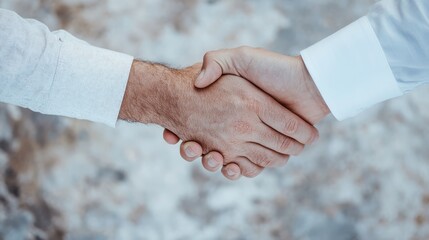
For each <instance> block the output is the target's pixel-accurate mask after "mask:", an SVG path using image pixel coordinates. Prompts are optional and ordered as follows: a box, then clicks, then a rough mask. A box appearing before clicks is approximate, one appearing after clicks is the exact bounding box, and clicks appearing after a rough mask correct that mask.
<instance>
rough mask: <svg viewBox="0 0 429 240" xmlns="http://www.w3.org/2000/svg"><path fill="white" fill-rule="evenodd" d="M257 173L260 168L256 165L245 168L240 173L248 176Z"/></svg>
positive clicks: (254, 175)
mask: <svg viewBox="0 0 429 240" xmlns="http://www.w3.org/2000/svg"><path fill="white" fill-rule="evenodd" d="M259 173H260V170H259V169H258V168H256V167H252V168H246V169H243V170H242V175H243V176H245V177H248V178H254V177H256V176H258V175H259Z"/></svg>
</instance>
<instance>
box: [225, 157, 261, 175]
mask: <svg viewBox="0 0 429 240" xmlns="http://www.w3.org/2000/svg"><path fill="white" fill-rule="evenodd" d="M234 163H235V164H237V165H238V166H239V168H240V173H241V175H243V176H245V177H248V178H254V177H256V176H258V175H259V174H260V173H261V172H262V171H263V170H264V168H263V167H260V166H258V165H256V164H254V163H252V162H251V161H250V160H249V159H247V158H246V157H237V158H236V159H234ZM228 165H229V164H228ZM228 165H227V166H228ZM225 168H226V167H225ZM235 170H236V169H235V167H234V168H229V167H228V168H226V171H225V173H226V174H227V175H225V174H224V175H225V177H228V176H230V177H231V176H235V175H234V174H233V173H237V172H234V171H235ZM222 173H224V171H222Z"/></svg>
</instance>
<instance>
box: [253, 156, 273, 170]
mask: <svg viewBox="0 0 429 240" xmlns="http://www.w3.org/2000/svg"><path fill="white" fill-rule="evenodd" d="M256 164H257V165H259V166H261V167H268V166H270V165H271V160H270V159H269V158H268V157H267V155H265V154H259V155H258V157H257V159H256Z"/></svg>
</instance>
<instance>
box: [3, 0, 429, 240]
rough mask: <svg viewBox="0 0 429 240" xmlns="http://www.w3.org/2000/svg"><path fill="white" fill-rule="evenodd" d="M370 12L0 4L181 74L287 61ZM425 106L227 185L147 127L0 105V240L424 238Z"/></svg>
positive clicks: (347, 6)
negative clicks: (219, 56)
mask: <svg viewBox="0 0 429 240" xmlns="http://www.w3.org/2000/svg"><path fill="white" fill-rule="evenodd" d="M374 2H375V1H373V0H299V1H293V0H264V1H262V0H260V1H257V0H247V1H245V0H235V1H232V0H229V1H228V0H200V1H198V0H123V1H118V0H22V1H19V0H1V1H0V7H2V8H7V9H11V10H14V11H16V12H18V13H19V14H20V15H21V16H24V17H28V18H35V19H38V20H39V21H42V22H44V23H45V24H47V25H48V26H49V27H50V29H51V30H55V29H60V28H62V29H66V30H67V31H70V32H71V33H72V34H74V35H76V36H77V37H80V38H82V39H84V40H85V41H88V42H89V43H91V44H93V45H96V46H100V47H105V48H109V49H113V50H116V51H121V52H125V53H128V54H131V55H133V56H136V57H140V58H143V59H148V60H152V61H158V62H164V63H168V64H169V65H171V66H174V67H185V66H187V65H190V64H193V63H194V62H197V61H201V59H202V56H203V54H204V53H205V52H206V51H208V50H213V49H219V48H226V47H236V46H240V45H250V46H255V47H264V48H268V49H272V50H275V51H278V52H282V53H285V54H298V53H299V50H301V49H303V48H305V47H307V46H309V45H311V44H312V43H315V42H317V41H318V40H320V39H322V38H324V37H326V36H328V35H329V34H332V33H334V32H335V31H336V30H338V29H340V28H341V27H343V26H345V25H347V24H348V23H350V22H352V21H353V20H355V19H357V18H358V17H360V16H362V15H364V14H365V13H366V12H367V11H368V9H369V8H370V6H371V5H372V4H373V3H374ZM0 47H1V46H0ZM1 61H7V59H2V60H1ZM428 94H429V89H428V88H427V87H423V88H420V89H419V90H417V91H415V92H413V93H412V94H409V95H407V96H404V97H402V98H400V99H395V100H392V101H389V102H387V103H384V104H381V105H377V106H375V107H373V108H371V109H369V110H367V111H366V112H365V113H363V114H361V115H359V116H358V117H355V118H353V119H350V120H347V121H343V122H338V121H336V120H334V119H333V118H328V119H326V120H325V121H324V122H322V123H321V124H319V126H318V127H319V129H320V133H321V139H320V141H319V142H318V143H317V144H315V145H312V146H309V147H307V149H306V150H305V152H304V154H303V155H302V156H300V157H296V158H292V159H291V161H290V162H289V164H288V165H287V166H286V167H284V168H280V169H274V170H272V169H270V170H267V171H265V172H264V173H263V174H262V175H261V176H259V177H258V178H255V179H241V180H240V181H238V182H230V181H227V180H225V179H223V177H222V176H221V174H220V173H216V174H211V173H207V172H205V171H204V170H203V168H202V166H201V164H200V163H199V162H198V161H197V162H195V163H187V162H185V161H183V160H181V159H180V157H179V153H178V147H177V146H169V145H167V144H165V143H164V142H163V140H162V136H161V133H162V129H161V128H159V127H157V126H144V125H140V124H128V123H120V124H119V126H118V127H117V128H116V129H112V128H108V127H105V126H103V125H100V124H93V123H88V122H83V121H76V120H72V119H66V118H61V117H51V116H42V115H40V114H37V113H32V112H30V111H28V110H24V109H20V108H17V107H14V106H8V105H1V106H0V129H1V130H0V149H1V150H0V174H1V175H0V177H1V180H0V239H7V240H9V239H12V240H20V239H73V240H104V239H132V240H134V239H150V240H152V239H203V240H204V239H208V240H210V239H225V240H228V239H243V240H244V239H264V240H265V239H266V240H269V239H285V240H286V239H292V240H293V239H303V240H307V239H321V240H325V239H326V240H336V239H340V240H343V239H350V240H352V239H356V240H357V239H389V240H390V239H415V240H417V239H422V240H425V239H429V145H428V141H429V127H428V123H429V98H428V97H427V95H428ZM363 97H364V96H363Z"/></svg>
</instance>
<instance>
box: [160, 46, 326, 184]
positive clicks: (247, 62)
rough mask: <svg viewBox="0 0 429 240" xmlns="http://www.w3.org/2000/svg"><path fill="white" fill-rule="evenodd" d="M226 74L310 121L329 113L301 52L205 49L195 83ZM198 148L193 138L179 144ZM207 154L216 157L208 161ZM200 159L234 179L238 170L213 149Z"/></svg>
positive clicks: (200, 85)
mask: <svg viewBox="0 0 429 240" xmlns="http://www.w3.org/2000/svg"><path fill="white" fill-rule="evenodd" d="M225 74H231V75H235V76H240V77H242V78H244V79H247V80H248V81H249V82H251V83H253V84H254V85H256V86H258V87H259V88H260V89H262V90H263V91H265V92H266V93H267V94H269V95H271V96H272V97H273V98H274V99H276V100H277V101H278V102H279V103H281V104H282V105H283V106H285V107H286V108H288V109H289V110H291V111H292V112H294V113H296V114H297V115H298V116H300V117H301V118H302V119H305V120H306V121H307V122H309V123H311V124H316V123H318V122H319V121H320V120H322V119H323V118H324V117H326V116H327V115H328V114H329V113H330V111H329V108H328V107H327V105H326V103H325V102H324V100H323V98H322V96H321V95H320V93H319V91H318V90H317V87H316V85H315V84H314V82H313V80H312V78H311V76H310V74H309V72H308V70H307V68H306V67H305V64H304V62H303V60H302V58H301V57H300V56H298V57H290V56H284V55H281V54H277V53H273V52H270V51H267V50H264V49H259V48H250V47H240V48H235V49H227V50H219V51H213V52H208V53H207V54H206V55H205V56H204V63H203V67H202V70H201V74H200V75H199V77H198V78H197V80H196V82H195V86H196V87H198V88H205V87H207V86H209V85H210V84H212V83H213V82H216V81H225V80H224V79H222V78H221V76H222V75H225ZM164 136H165V137H164V138H165V139H168V142H169V143H171V144H174V143H177V142H178V141H179V137H177V136H174V134H173V133H171V132H169V131H168V130H166V131H165V133H164ZM199 148H200V146H199V144H198V141H195V140H194V141H190V142H186V141H184V143H183V144H182V146H181V149H182V153H185V150H184V149H194V151H195V152H196V153H197V152H198V150H199ZM198 153H202V152H198ZM183 155H184V154H182V156H183ZM200 155H201V154H194V156H193V157H192V158H190V157H189V156H186V154H185V156H183V157H184V158H185V159H188V160H190V159H195V158H197V157H199V156H200ZM207 156H210V157H211V158H213V156H214V157H215V158H214V160H213V159H212V160H211V161H212V163H211V164H210V165H209V164H208V162H209V160H208V157H207ZM213 161H214V162H213ZM202 162H203V166H204V167H205V168H206V169H207V170H209V171H215V170H217V169H218V168H219V167H220V166H222V164H223V165H224V167H223V168H222V173H223V174H224V175H225V176H226V177H227V178H229V179H232V180H234V179H237V178H238V177H239V175H240V173H241V172H240V171H237V166H236V165H232V164H228V163H227V162H225V161H224V160H223V159H222V155H220V154H219V153H213V152H212V153H209V154H208V155H205V156H203V159H202ZM230 169H233V170H234V171H235V172H234V173H235V174H233V175H228V174H227V173H228V172H231V171H232V170H230Z"/></svg>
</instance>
